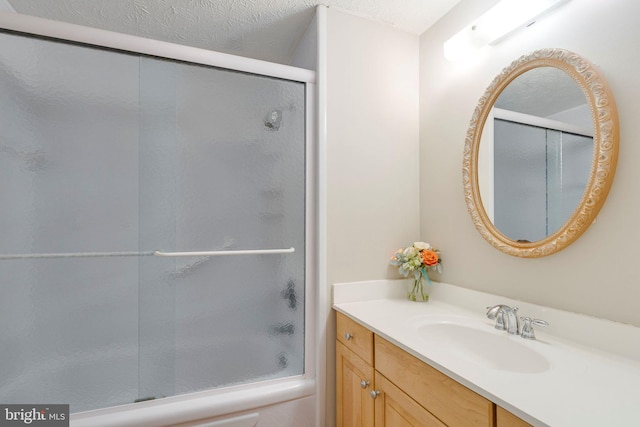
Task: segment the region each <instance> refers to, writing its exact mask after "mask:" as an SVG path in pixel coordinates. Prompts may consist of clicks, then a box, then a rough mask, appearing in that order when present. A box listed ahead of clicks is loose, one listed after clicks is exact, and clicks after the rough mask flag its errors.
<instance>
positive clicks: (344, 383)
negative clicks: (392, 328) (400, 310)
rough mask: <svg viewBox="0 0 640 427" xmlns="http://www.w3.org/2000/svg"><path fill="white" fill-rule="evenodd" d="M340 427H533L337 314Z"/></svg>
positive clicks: (337, 376)
mask: <svg viewBox="0 0 640 427" xmlns="http://www.w3.org/2000/svg"><path fill="white" fill-rule="evenodd" d="M336 320H337V342H336V414H337V426H338V427H404V426H407V427H409V426H419V427H447V426H449V427H475V426H483V427H527V426H530V425H529V424H527V423H526V422H524V421H522V420H521V419H519V418H518V417H516V416H515V415H513V414H511V413H510V412H508V411H506V410H504V409H503V408H500V407H498V406H496V405H495V404H494V403H493V402H491V401H489V400H487V399H485V398H484V397H482V396H480V395H479V394H477V393H475V392H474V391H472V390H470V389H469V388H467V387H465V386H463V385H462V384H460V383H458V382H457V381H455V380H453V379H452V378H450V377H448V376H447V375H445V374H443V373H442V372H440V371H438V370H437V369H435V368H433V367H431V366H430V365H428V364H427V363H425V362H423V361H421V360H420V359H418V358H416V357H414V356H412V355H411V354H409V353H407V352H406V351H404V350H402V349H401V348H399V347H397V346H396V345H394V344H392V343H390V342H389V341H387V340H385V339H383V338H381V337H379V336H377V335H375V334H373V333H372V332H371V331H369V330H368V329H367V328H365V327H363V326H362V325H360V324H359V323H357V322H355V321H353V320H351V319H350V318H348V317H347V316H345V315H343V314H341V313H337V318H336Z"/></svg>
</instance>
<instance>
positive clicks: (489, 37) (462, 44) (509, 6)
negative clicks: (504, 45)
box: [444, 0, 568, 61]
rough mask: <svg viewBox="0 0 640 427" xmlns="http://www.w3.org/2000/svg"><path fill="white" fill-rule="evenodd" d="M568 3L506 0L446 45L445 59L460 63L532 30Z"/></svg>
mask: <svg viewBox="0 0 640 427" xmlns="http://www.w3.org/2000/svg"><path fill="white" fill-rule="evenodd" d="M567 1H568V0H502V1H500V2H499V3H498V4H496V5H495V6H493V7H492V8H491V9H489V10H488V11H487V12H485V13H484V14H483V15H482V16H480V18H478V19H476V20H475V21H474V22H473V23H472V24H470V25H468V26H466V27H465V28H463V29H462V30H461V31H460V32H458V33H457V34H456V35H454V36H453V37H451V38H450V39H449V40H447V41H446V42H445V43H444V57H445V58H446V59H447V60H449V61H457V60H459V59H462V58H464V57H465V56H467V55H470V54H472V53H473V52H475V51H476V50H478V49H480V48H482V47H484V46H487V45H493V44H496V43H498V42H499V41H501V40H502V39H504V38H505V37H507V36H508V35H509V34H511V33H513V32H514V31H516V30H519V29H520V28H523V27H528V26H530V25H531V24H533V23H534V22H535V20H536V19H537V18H539V17H540V16H541V15H543V14H545V13H546V12H548V11H550V10H551V9H553V8H555V7H557V6H559V5H560V4H562V3H565V2H567Z"/></svg>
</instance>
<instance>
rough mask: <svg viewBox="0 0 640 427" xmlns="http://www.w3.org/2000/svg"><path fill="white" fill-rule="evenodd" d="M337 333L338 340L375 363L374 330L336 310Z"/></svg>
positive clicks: (369, 361)
mask: <svg viewBox="0 0 640 427" xmlns="http://www.w3.org/2000/svg"><path fill="white" fill-rule="evenodd" d="M336 334H337V339H338V341H340V342H341V343H342V344H344V345H345V346H346V347H347V348H348V349H349V350H351V351H353V352H354V353H355V354H357V355H358V356H360V357H361V358H362V360H364V361H365V362H367V363H368V364H370V365H373V332H371V331H370V330H368V329H367V328H365V327H364V326H362V325H360V324H359V323H357V322H354V321H353V320H351V319H350V318H348V317H347V316H345V315H344V314H342V313H338V312H336Z"/></svg>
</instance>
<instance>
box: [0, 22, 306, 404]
mask: <svg viewBox="0 0 640 427" xmlns="http://www.w3.org/2000/svg"><path fill="white" fill-rule="evenodd" d="M0 93H2V94H3V95H2V97H0V129H1V131H0V235H1V236H2V238H1V239H0V288H1V289H2V292H1V294H0V325H2V329H0V351H1V352H2V357H1V358H0V401H1V402H3V403H43V402H44V403H69V404H71V411H72V412H78V411H84V410H90V409H96V408H101V407H107V406H113V405H118V404H124V403H132V402H134V401H139V400H146V399H154V398H155V399H157V398H161V397H166V396H172V395H176V394H182V393H187V392H192V391H199V390H207V389H212V388H217V387H222V386H226V385H233V384H241V383H248V382H255V381H261V380H267V379H272V378H280V377H286V376H292V375H298V374H302V373H303V371H304V341H305V340H304V301H305V295H304V289H305V283H304V278H305V250H304V248H305V110H304V107H305V85H304V84H303V83H297V82H291V81H285V80H280V79H275V78H268V77H262V76H257V75H251V74H246V73H238V72H233V71H228V70H223V69H216V68H212V67H205V66H200V65H196V64H189V63H184V62H177V61H170V60H163V59H159V58H152V57H145V56H140V55H135V54H129V53H123V52H116V51H110V50H103V49H98V48H92V47H85V46H81V45H77V44H76V45H72V44H65V43H61V42H56V41H51V40H44V39H38V38H33V37H26V36H24V35H20V34H13V33H0ZM243 251H248V253H247V252H243ZM203 252H204V253H203ZM221 252H222V253H221Z"/></svg>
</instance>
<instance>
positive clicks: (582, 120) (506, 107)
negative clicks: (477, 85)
mask: <svg viewBox="0 0 640 427" xmlns="http://www.w3.org/2000/svg"><path fill="white" fill-rule="evenodd" d="M618 139H619V136H618V116H617V111H616V107H615V102H614V99H613V96H612V95H611V92H610V90H609V88H608V86H607V84H606V82H605V80H604V78H603V77H602V76H601V75H600V74H599V73H598V71H597V70H596V69H595V67H594V66H593V65H592V64H591V63H589V62H588V61H587V60H585V59H584V58H582V57H580V56H579V55H576V54H575V53H572V52H569V51H567V50H563V49H543V50H538V51H535V52H533V53H531V54H529V55H525V56H523V57H521V58H519V59H518V60H516V61H514V62H513V63H511V65H510V66H508V67H507V68H505V69H504V70H503V71H502V72H501V73H500V74H499V75H498V76H497V77H496V78H495V79H494V80H493V81H492V82H491V84H490V85H489V87H488V88H487V90H486V92H485V93H484V95H483V96H482V97H481V98H480V101H479V102H478V105H477V107H476V109H475V111H474V114H473V117H472V119H471V122H470V125H469V130H468V131H467V137H466V139H465V149H464V159H463V180H464V192H465V199H466V203H467V208H468V210H469V213H470V214H471V218H472V220H473V222H474V225H475V226H476V229H478V231H479V232H480V234H481V235H482V236H483V237H484V238H485V240H487V241H488V242H489V243H491V244H492V245H493V246H494V247H496V248H498V249H499V250H501V251H503V252H505V253H507V254H510V255H514V256H520V257H541V256H545V255H550V254H552V253H555V252H557V251H559V250H561V249H564V248H565V247H567V246H568V245H569V244H571V243H572V242H573V241H575V240H576V239H577V238H578V237H579V236H580V235H581V234H582V233H583V232H584V231H585V230H586V229H587V228H588V227H589V225H590V224H591V223H592V222H593V220H594V219H595V217H596V215H597V213H598V211H599V210H600V208H601V207H602V205H603V203H604V201H605V199H606V196H607V194H608V192H609V188H610V186H611V182H612V180H613V175H614V172H615V167H616V161H617V155H618Z"/></svg>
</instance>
